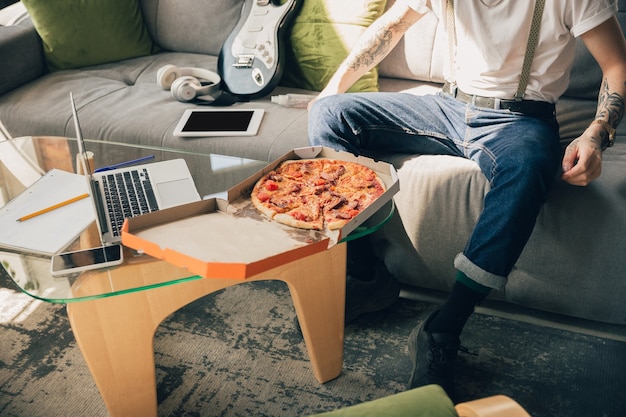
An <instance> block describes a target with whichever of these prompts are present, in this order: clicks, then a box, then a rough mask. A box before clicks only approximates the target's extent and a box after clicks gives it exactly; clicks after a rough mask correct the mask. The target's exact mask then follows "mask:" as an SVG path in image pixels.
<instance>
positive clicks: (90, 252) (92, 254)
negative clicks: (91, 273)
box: [50, 245, 123, 276]
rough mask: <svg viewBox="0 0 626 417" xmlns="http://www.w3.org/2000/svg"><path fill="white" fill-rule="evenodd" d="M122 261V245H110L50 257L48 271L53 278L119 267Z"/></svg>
mask: <svg viewBox="0 0 626 417" xmlns="http://www.w3.org/2000/svg"><path fill="white" fill-rule="evenodd" d="M122 261H123V255H122V245H111V246H102V247H97V248H90V249H83V250H77V251H73V252H64V253H58V254H56V255H53V256H52V260H51V265H50V269H51V272H52V275H53V276H57V275H66V274H71V273H73V272H81V271H87V270H90V269H99V268H106V267H109V266H114V265H119V264H121V263H122Z"/></svg>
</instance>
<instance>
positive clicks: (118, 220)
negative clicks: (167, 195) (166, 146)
mask: <svg viewBox="0 0 626 417" xmlns="http://www.w3.org/2000/svg"><path fill="white" fill-rule="evenodd" d="M102 189H103V191H104V196H105V204H106V209H107V211H108V213H109V218H110V219H111V228H112V231H111V232H112V234H113V236H120V234H121V229H122V224H123V223H124V219H125V218H128V217H134V216H139V215H140V214H145V213H150V212H152V211H157V210H158V209H159V207H158V205H157V201H156V197H155V196H154V190H153V189H152V184H151V183H150V179H149V177H148V170H147V169H145V168H144V169H139V170H133V171H126V172H120V173H115V174H109V175H105V176H103V177H102Z"/></svg>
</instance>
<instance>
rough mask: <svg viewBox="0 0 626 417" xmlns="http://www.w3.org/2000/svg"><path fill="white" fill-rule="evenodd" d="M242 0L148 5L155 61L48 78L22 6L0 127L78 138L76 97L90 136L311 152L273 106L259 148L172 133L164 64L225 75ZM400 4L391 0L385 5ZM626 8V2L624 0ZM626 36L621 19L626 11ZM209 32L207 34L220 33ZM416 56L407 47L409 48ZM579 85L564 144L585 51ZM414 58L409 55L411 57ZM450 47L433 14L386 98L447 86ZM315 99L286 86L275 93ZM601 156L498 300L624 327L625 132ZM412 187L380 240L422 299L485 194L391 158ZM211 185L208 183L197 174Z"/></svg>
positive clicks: (564, 103) (172, 106)
mask: <svg viewBox="0 0 626 417" xmlns="http://www.w3.org/2000/svg"><path fill="white" fill-rule="evenodd" d="M242 2H243V0H212V1H208V0H205V1H195V2H190V1H182V0H181V1H177V2H174V1H166V0H141V1H140V3H141V8H142V12H143V17H144V19H145V22H146V25H147V28H148V31H149V33H150V35H151V37H152V39H153V41H154V42H155V43H156V44H157V45H159V46H160V48H161V50H160V52H158V53H155V54H151V55H147V56H142V57H138V58H132V59H127V60H123V61H120V62H113V63H106V64H101V65H96V66H91V67H84V68H79V69H70V70H63V71H57V72H53V73H48V72H47V71H46V66H45V62H44V59H43V55H42V45H41V40H40V39H39V37H38V34H37V32H36V31H35V29H34V28H33V25H32V23H31V20H30V19H29V18H28V16H22V18H20V17H15V15H16V14H17V15H19V14H20V12H19V6H11V7H12V9H11V10H9V11H4V15H3V14H2V12H0V25H3V26H0V120H2V122H3V123H4V124H5V126H6V127H7V128H8V130H9V131H10V132H11V133H12V134H13V135H14V136H24V135H58V136H68V137H73V136H74V133H73V127H72V124H71V112H70V108H69V105H68V98H67V97H68V92H69V91H73V92H74V95H75V97H76V101H77V104H78V110H79V115H80V120H81V124H82V127H83V133H84V135H85V136H86V137H89V138H98V139H103V140H110V141H120V142H131V143H138V144H150V145H157V146H164V147H168V148H177V149H184V150H187V151H190V152H196V151H198V152H200V151H201V152H205V153H206V152H214V153H219V154H225V155H233V156H237V157H242V158H252V159H260V160H266V161H271V160H273V159H275V158H276V157H278V156H279V155H281V154H283V153H285V152H287V151H289V150H291V149H292V148H294V147H300V146H306V145H307V144H308V140H307V112H306V111H305V110H301V109H294V108H285V107H281V106H278V105H276V104H274V103H271V102H270V98H269V96H268V97H264V98H261V99H257V100H253V101H252V102H250V103H243V104H237V106H248V107H260V108H264V109H265V110H266V115H265V119H264V121H263V123H262V126H261V128H260V131H259V133H258V135H257V136H255V137H236V138H211V139H206V138H203V139H183V138H178V137H174V136H173V135H172V132H173V129H174V126H175V125H176V122H177V121H178V119H179V117H180V116H181V114H182V112H183V110H185V109H187V108H190V107H193V105H190V104H184V103H180V102H177V101H176V100H174V99H173V98H172V97H171V96H170V94H169V93H168V92H165V91H163V90H161V89H160V88H159V87H158V86H157V85H156V81H155V79H156V73H157V70H158V69H159V68H160V67H161V66H163V65H165V64H175V65H178V66H194V67H203V68H208V69H213V70H215V69H216V67H217V56H218V54H219V50H220V47H221V45H222V42H223V41H224V39H225V38H226V36H227V35H228V33H230V30H231V29H232V27H233V26H234V25H235V24H236V22H237V18H238V14H239V10H240V7H241V4H242ZM392 2H393V1H392V0H390V1H388V2H387V3H388V5H387V7H388V6H389V4H391V3H392ZM619 6H620V10H626V1H623V0H620V1H619ZM619 17H620V20H621V22H622V25H623V27H626V19H625V17H624V12H620V14H619ZM209 22H210V23H209ZM408 45H410V47H407V46H408ZM579 46H580V48H579V50H578V55H577V62H576V66H575V69H574V71H573V74H572V78H571V82H570V88H569V89H568V92H567V94H566V96H565V97H563V99H562V100H561V101H560V102H559V103H558V117H559V122H560V126H561V136H562V140H563V143H564V144H565V143H567V142H568V141H569V140H571V139H573V138H574V137H576V136H577V135H578V134H579V133H580V132H582V131H583V130H584V128H585V127H586V125H587V124H588V123H589V122H590V121H591V120H592V118H593V116H594V113H595V107H596V98H597V91H598V86H599V83H600V77H601V73H600V71H599V68H598V67H597V66H596V65H595V62H594V61H593V59H592V58H591V57H590V55H589V53H588V52H587V51H586V50H585V49H584V47H583V46H582V44H580V45H579ZM406 49H409V50H410V51H411V53H410V55H407V54H406ZM445 53H446V46H445V43H444V40H443V34H442V30H441V26H440V25H439V22H438V21H437V20H436V19H435V18H434V16H427V17H426V18H424V19H423V20H422V21H421V22H420V23H419V24H418V26H416V27H414V28H411V30H410V32H409V33H408V34H407V36H406V37H405V39H404V41H403V42H401V44H400V45H399V46H398V47H397V48H396V49H395V50H394V51H393V53H392V54H391V55H390V56H389V57H387V58H386V59H385V61H383V63H382V64H381V65H380V66H379V85H380V89H381V90H384V91H406V92H407V93H413V94H423V93H425V92H431V91H436V90H437V89H438V88H440V86H441V82H442V67H443V59H444V54H445ZM287 91H291V92H307V91H302V90H298V89H294V88H288V87H285V86H279V87H277V89H276V90H275V91H274V92H272V95H274V94H281V93H285V92H287ZM616 142H617V143H616V145H615V146H614V147H613V148H610V149H609V150H607V151H606V152H605V154H604V167H603V173H602V176H601V178H600V179H599V180H597V181H595V182H594V183H593V184H592V185H590V186H588V187H585V188H579V187H573V186H570V185H567V184H565V183H562V182H560V181H559V182H558V184H557V186H556V189H555V190H554V193H553V194H552V196H551V197H550V199H549V201H548V202H547V204H546V205H545V207H544V209H543V210H542V212H541V214H540V216H539V219H538V222H537V226H536V229H535V232H534V234H533V235H532V237H531V239H530V242H529V244H528V246H527V248H526V249H525V251H524V253H523V254H522V257H521V258H520V260H519V262H518V263H517V264H516V266H515V269H514V271H513V273H512V274H511V276H510V280H509V283H508V285H507V287H506V290H505V291H503V292H500V293H495V294H493V295H492V296H491V297H492V298H495V299H499V300H504V301H507V302H510V303H514V304H517V305H522V306H526V307H531V308H534V309H538V310H543V311H548V312H553V313H559V314H564V315H568V316H574V317H579V318H584V319H589V320H596V321H600V322H605V323H616V324H626V302H625V301H626V279H624V276H625V275H626V256H622V255H623V253H624V247H625V246H626V245H625V244H626V237H624V231H626V173H625V171H626V170H625V168H626V123H624V124H622V126H621V128H620V129H619V130H618V136H617V140H616ZM381 157H383V158H385V159H388V160H389V161H391V162H393V163H394V165H395V166H396V167H397V169H398V172H399V177H400V185H401V190H400V192H399V193H398V194H397V196H396V197H395V202H396V208H397V215H396V216H394V218H393V219H392V220H391V221H390V222H389V223H388V224H387V225H386V226H385V227H384V228H383V229H382V230H381V231H380V232H379V233H377V235H376V240H377V242H378V248H379V249H380V252H381V255H382V256H383V258H384V260H385V262H386V264H387V266H388V268H389V270H390V271H391V272H392V273H393V274H394V275H395V276H396V277H397V278H398V279H399V280H400V281H401V282H402V283H404V284H407V285H408V286H410V287H413V288H422V289H428V290H436V291H446V290H448V289H449V288H450V287H451V285H452V283H453V282H454V270H453V265H452V260H453V258H454V256H455V255H456V253H458V252H459V251H461V250H462V248H463V245H464V243H465V241H466V239H467V236H468V235H469V233H470V231H471V229H472V227H473V224H474V222H475V221H476V218H477V216H478V214H479V212H480V210H481V206H482V198H483V196H484V194H485V193H486V192H487V191H488V183H487V181H486V180H485V178H484V177H483V176H482V175H481V173H480V172H479V170H478V167H477V166H476V165H474V164H473V163H472V162H469V161H466V160H463V159H459V158H452V157H447V156H428V155H384V156H381ZM194 174H195V175H196V177H201V176H202V172H195V173H194Z"/></svg>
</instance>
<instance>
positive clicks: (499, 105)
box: [493, 98, 502, 110]
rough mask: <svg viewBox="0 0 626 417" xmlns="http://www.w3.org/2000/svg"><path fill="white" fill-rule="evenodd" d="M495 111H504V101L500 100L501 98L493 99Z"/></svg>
mask: <svg viewBox="0 0 626 417" xmlns="http://www.w3.org/2000/svg"><path fill="white" fill-rule="evenodd" d="M493 109H494V110H501V109H502V100H500V99H499V98H494V99H493Z"/></svg>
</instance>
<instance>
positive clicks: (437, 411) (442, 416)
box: [311, 385, 458, 417]
mask: <svg viewBox="0 0 626 417" xmlns="http://www.w3.org/2000/svg"><path fill="white" fill-rule="evenodd" d="M408 416H411V417H458V414H457V412H456V410H455V408H454V404H453V403H452V400H450V397H448V396H447V395H446V392H445V391H444V390H443V388H441V387H440V386H439V385H426V386H424V387H420V388H415V389H412V390H410V391H405V392H401V393H399V394H393V395H390V396H388V397H383V398H379V399H377V400H373V401H368V402H365V403H361V404H357V405H353V406H351V407H347V408H342V409H339V410H335V411H329V412H327V413H322V414H316V415H315V416H311V417H408Z"/></svg>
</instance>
